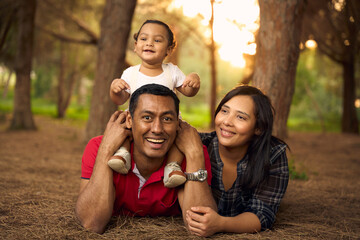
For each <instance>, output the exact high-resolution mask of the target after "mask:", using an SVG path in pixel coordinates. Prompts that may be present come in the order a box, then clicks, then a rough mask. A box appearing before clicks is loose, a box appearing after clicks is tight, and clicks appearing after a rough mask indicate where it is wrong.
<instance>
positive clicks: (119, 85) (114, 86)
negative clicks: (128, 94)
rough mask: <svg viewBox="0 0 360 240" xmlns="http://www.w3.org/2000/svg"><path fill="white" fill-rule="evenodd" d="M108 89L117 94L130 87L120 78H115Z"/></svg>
mask: <svg viewBox="0 0 360 240" xmlns="http://www.w3.org/2000/svg"><path fill="white" fill-rule="evenodd" d="M110 89H111V91H112V92H113V93H115V94H117V93H120V92H121V91H125V90H126V89H130V86H129V85H128V84H127V83H126V82H125V81H124V80H123V79H121V78H115V79H114V80H113V81H112V83H111V86H110Z"/></svg>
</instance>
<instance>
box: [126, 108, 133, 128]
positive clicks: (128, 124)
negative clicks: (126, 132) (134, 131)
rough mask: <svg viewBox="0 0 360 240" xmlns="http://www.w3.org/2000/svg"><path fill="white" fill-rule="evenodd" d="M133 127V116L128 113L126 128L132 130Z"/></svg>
mask: <svg viewBox="0 0 360 240" xmlns="http://www.w3.org/2000/svg"><path fill="white" fill-rule="evenodd" d="M131 127H132V118H131V114H130V112H129V111H127V116H126V128H129V129H130V128H131Z"/></svg>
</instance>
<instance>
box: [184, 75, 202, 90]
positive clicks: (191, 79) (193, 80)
mask: <svg viewBox="0 0 360 240" xmlns="http://www.w3.org/2000/svg"><path fill="white" fill-rule="evenodd" d="M183 87H191V88H196V89H199V88H200V77H199V75H198V74H197V73H190V74H189V75H187V76H186V78H185V80H184V83H183Z"/></svg>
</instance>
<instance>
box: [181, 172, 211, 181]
mask: <svg viewBox="0 0 360 240" xmlns="http://www.w3.org/2000/svg"><path fill="white" fill-rule="evenodd" d="M185 175H186V179H187V180H190V181H199V182H203V181H205V180H206V179H207V171H206V170H204V169H199V170H198V171H197V172H193V173H187V172H186V173H185Z"/></svg>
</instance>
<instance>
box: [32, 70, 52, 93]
mask: <svg viewBox="0 0 360 240" xmlns="http://www.w3.org/2000/svg"><path fill="white" fill-rule="evenodd" d="M54 73H55V69H54V68H47V67H43V66H42V65H40V66H38V67H37V68H36V70H35V76H36V77H35V78H34V79H32V82H31V83H32V88H33V94H34V95H33V96H34V97H35V98H42V97H44V95H45V94H46V93H48V92H49V91H50V89H51V86H52V79H53V76H54Z"/></svg>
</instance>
